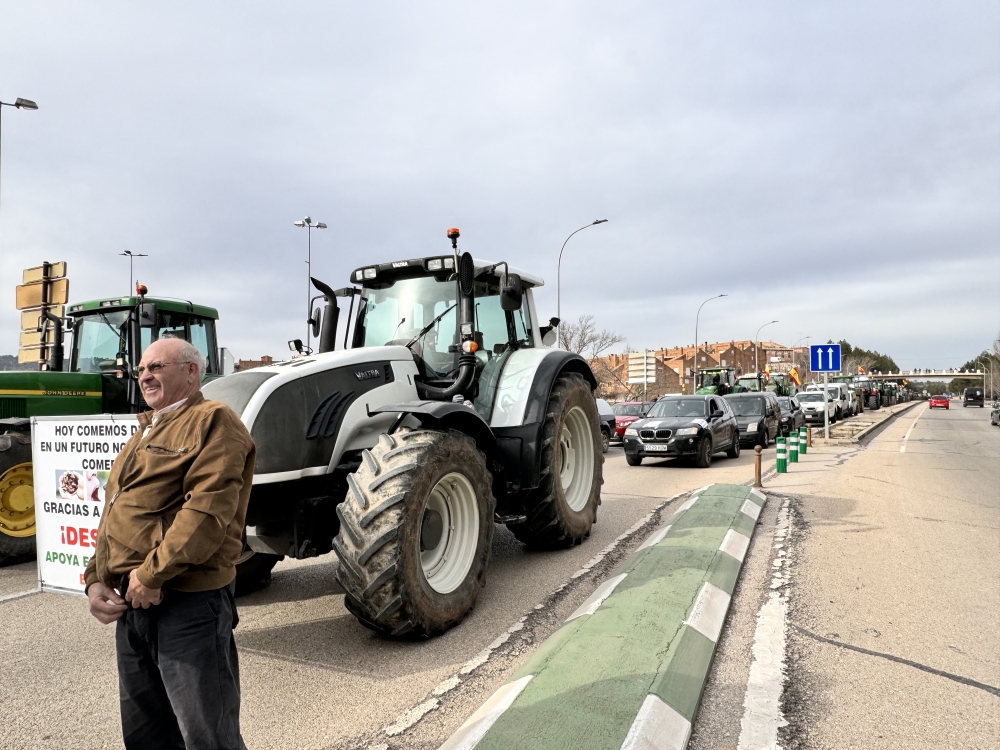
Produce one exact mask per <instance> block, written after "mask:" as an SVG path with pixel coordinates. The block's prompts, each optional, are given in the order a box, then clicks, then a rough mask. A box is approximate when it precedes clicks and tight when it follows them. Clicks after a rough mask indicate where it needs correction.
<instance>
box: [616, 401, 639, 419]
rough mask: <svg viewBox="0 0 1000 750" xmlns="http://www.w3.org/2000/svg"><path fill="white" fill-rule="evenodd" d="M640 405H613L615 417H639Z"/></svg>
mask: <svg viewBox="0 0 1000 750" xmlns="http://www.w3.org/2000/svg"><path fill="white" fill-rule="evenodd" d="M642 410H643V405H642V404H615V416H616V417H641V416H642Z"/></svg>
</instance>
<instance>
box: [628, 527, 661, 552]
mask: <svg viewBox="0 0 1000 750" xmlns="http://www.w3.org/2000/svg"><path fill="white" fill-rule="evenodd" d="M668 531H670V526H664V527H663V528H661V529H658V530H656V531H654V532H653V533H652V534H650V535H649V538H648V539H647V540H646V541H644V542H643V543H642V544H640V545H639V547H638V549H636V552H638V551H639V550H643V549H646V547H652V546H653V545H654V544H659V543H660V542H662V541H663V537H665V536H666V535H667V532H668ZM633 554H634V553H633Z"/></svg>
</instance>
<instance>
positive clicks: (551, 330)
mask: <svg viewBox="0 0 1000 750" xmlns="http://www.w3.org/2000/svg"><path fill="white" fill-rule="evenodd" d="M558 326H559V318H549V324H548V325H547V326H542V327H541V328H539V329H538V332H539V333H540V334H542V343H543V344H545V346H552V345H553V344H554V343H556V338H557V336H558V334H557V333H556V328H557V327H558Z"/></svg>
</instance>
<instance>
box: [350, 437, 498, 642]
mask: <svg viewBox="0 0 1000 750" xmlns="http://www.w3.org/2000/svg"><path fill="white" fill-rule="evenodd" d="M361 455H362V461H361V467H360V468H359V469H358V470H357V471H356V472H355V473H353V474H350V475H348V477H347V483H348V491H347V497H346V499H345V500H344V502H342V503H341V504H340V505H338V506H337V515H338V516H339V517H340V532H339V534H338V535H337V537H336V539H334V540H333V548H334V550H335V551H336V553H337V557H338V558H340V566H339V567H338V569H337V580H338V581H339V582H340V585H341V586H343V587H344V591H345V596H344V605H345V606H346V607H347V609H348V610H349V611H350V612H351V614H353V615H354V616H355V617H357V618H358V620H359V621H360V622H361V624H362V625H364V626H366V627H368V628H371V629H372V630H375V631H377V632H379V633H383V634H385V635H389V636H394V637H406V638H427V637H429V636H433V635H439V634H440V633H443V632H445V631H446V630H448V629H449V628H451V627H452V626H454V625H457V624H458V623H459V622H461V621H462V619H463V618H464V617H465V616H466V615H467V614H468V613H469V611H470V610H471V609H472V607H473V606H474V605H475V603H476V597H478V596H479V590H480V589H481V588H482V587H483V584H484V583H485V581H486V566H487V563H488V562H489V557H490V545H491V544H492V541H493V512H494V508H495V505H496V502H495V500H494V499H493V491H492V481H493V480H492V477H491V475H490V472H489V471H488V470H487V468H486V457H485V456H484V455H483V454H482V453H481V452H480V451H479V449H478V448H477V447H476V444H475V442H474V441H473V440H472V438H470V437H469V436H468V435H465V434H463V433H461V432H457V431H455V430H446V431H438V430H406V429H404V430H400V431H399V432H397V433H395V434H393V435H386V434H383V435H380V436H379V441H378V444H377V445H375V447H374V448H372V449H371V450H366V451H363V452H362V454H361Z"/></svg>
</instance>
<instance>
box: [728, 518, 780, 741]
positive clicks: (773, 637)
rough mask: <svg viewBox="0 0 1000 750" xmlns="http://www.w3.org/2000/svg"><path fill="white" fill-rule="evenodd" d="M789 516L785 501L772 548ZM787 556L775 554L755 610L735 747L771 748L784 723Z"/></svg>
mask: <svg viewBox="0 0 1000 750" xmlns="http://www.w3.org/2000/svg"><path fill="white" fill-rule="evenodd" d="M789 525H790V519H789V515H788V501H787V500H786V501H785V502H784V503H783V504H782V506H781V510H780V511H778V519H777V522H776V524H775V531H774V542H775V549H779V550H780V548H781V547H783V546H784V540H785V537H786V535H787V534H788V528H789ZM787 560H788V557H787V555H784V554H781V553H779V555H778V556H777V559H776V562H777V563H778V564H777V566H776V569H775V571H774V574H773V576H772V577H771V592H770V593H769V594H768V598H767V601H765V602H764V604H763V606H761V608H760V611H759V612H758V613H757V629H756V630H755V631H754V636H753V662H752V663H751V664H750V676H749V677H748V678H747V692H746V695H744V697H743V719H742V720H741V721H740V738H739V743H738V744H737V750H775V749H776V748H777V747H778V729H779V728H780V727H783V726H785V724H786V723H787V722H786V721H785V718H784V716H782V714H781V692H782V689H783V688H784V683H785V675H784V670H785V638H786V632H787V624H786V620H787V616H788V604H787V602H786V599H785V596H784V594H782V593H781V592H780V591H776V590H775V589H780V588H781V587H782V586H783V585H784V584H785V577H784V574H783V573H782V568H783V567H784V565H785V563H786V561H787Z"/></svg>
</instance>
